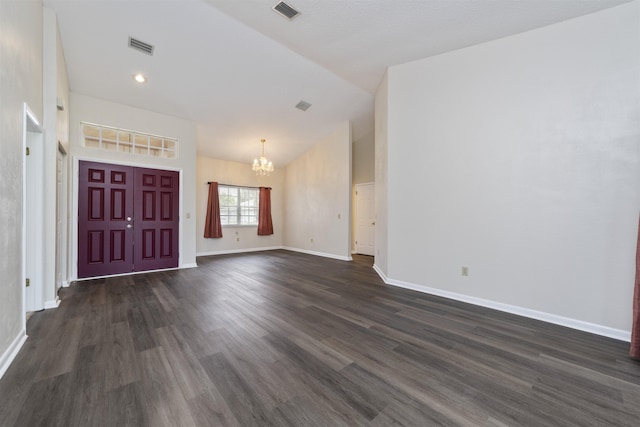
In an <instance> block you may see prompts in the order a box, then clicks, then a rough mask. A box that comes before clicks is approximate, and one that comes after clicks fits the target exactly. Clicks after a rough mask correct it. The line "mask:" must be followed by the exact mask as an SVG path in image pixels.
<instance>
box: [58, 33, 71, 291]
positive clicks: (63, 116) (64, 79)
mask: <svg viewBox="0 0 640 427" xmlns="http://www.w3.org/2000/svg"><path fill="white" fill-rule="evenodd" d="M56 67H57V68H56V87H57V90H56V94H57V97H56V118H57V122H56V138H57V142H59V143H61V144H62V146H63V147H64V149H65V151H66V152H67V153H68V152H69V97H70V89H69V77H68V74H67V64H66V60H65V57H64V50H63V48H62V39H61V38H60V32H59V28H57V26H56ZM58 100H59V101H60V102H62V106H63V109H62V110H58V108H57V103H58ZM69 163H70V162H69V155H68V154H67V155H65V156H63V165H62V168H63V171H62V193H61V194H58V195H57V197H58V198H59V200H60V203H62V206H63V211H64V212H65V216H64V218H62V220H61V230H60V233H59V234H60V241H58V242H57V247H58V250H57V252H56V256H57V257H58V258H59V259H60V271H59V272H58V274H57V277H56V279H58V278H59V279H60V281H59V282H57V283H56V287H57V288H59V287H61V286H64V285H68V284H69V282H68V271H69V270H70V267H69V241H68V239H69V221H70V218H71V216H70V213H71V209H70V206H71V204H70V198H69V194H71V191H70V179H69V177H70V170H69V169H70V164H69ZM56 296H57V295H56ZM54 298H55V296H54Z"/></svg>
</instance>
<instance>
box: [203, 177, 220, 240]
mask: <svg viewBox="0 0 640 427" xmlns="http://www.w3.org/2000/svg"><path fill="white" fill-rule="evenodd" d="M204 237H209V238H214V239H217V238H219V237H222V223H221V222H220V197H219V196H218V183H217V182H210V183H209V200H208V201H207V216H206V218H205V223H204Z"/></svg>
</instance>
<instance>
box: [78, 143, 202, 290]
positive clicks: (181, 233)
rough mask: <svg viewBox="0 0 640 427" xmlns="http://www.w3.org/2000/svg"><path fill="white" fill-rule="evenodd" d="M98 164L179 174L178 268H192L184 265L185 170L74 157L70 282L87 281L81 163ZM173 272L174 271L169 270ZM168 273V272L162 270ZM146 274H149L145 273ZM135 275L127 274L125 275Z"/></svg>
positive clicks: (89, 157) (148, 164)
mask: <svg viewBox="0 0 640 427" xmlns="http://www.w3.org/2000/svg"><path fill="white" fill-rule="evenodd" d="M81 161H87V162H98V163H109V164H112V165H118V166H132V167H136V168H148V169H159V170H167V171H174V172H178V173H179V177H180V183H179V187H178V188H179V192H180V193H179V205H178V251H179V253H178V267H177V269H182V268H191V267H192V266H189V265H187V266H185V265H183V253H184V251H183V247H182V246H183V241H184V221H183V220H182V218H184V216H183V215H184V213H183V212H184V206H183V202H184V170H183V168H180V167H171V166H167V165H160V164H153V163H141V162H123V161H120V160H112V159H105V158H104V157H98V156H77V155H74V156H72V159H71V163H72V170H71V181H72V182H71V192H72V196H71V215H69V224H68V227H67V230H70V234H71V236H70V239H69V245H70V246H69V248H70V253H69V258H68V260H69V264H68V269H67V271H68V272H69V282H72V281H79V280H86V279H84V278H83V279H78V194H79V186H80V183H79V176H80V162H81ZM167 270H173V269H167ZM162 271H166V270H162ZM144 273H148V271H145V272H144ZM128 274H133V273H126V274H125V275H128ZM100 277H113V276H100ZM95 278H96V277H91V278H90V279H95Z"/></svg>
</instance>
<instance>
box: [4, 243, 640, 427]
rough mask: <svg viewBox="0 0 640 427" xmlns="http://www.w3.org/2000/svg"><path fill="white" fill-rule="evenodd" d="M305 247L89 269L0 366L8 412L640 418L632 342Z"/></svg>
mask: <svg viewBox="0 0 640 427" xmlns="http://www.w3.org/2000/svg"><path fill="white" fill-rule="evenodd" d="M371 262H372V260H371V258H369V257H363V256H356V257H355V261H353V262H344V261H337V260H331V259H326V258H320V257H314V256H310V255H304V254H298V253H294V252H288V251H269V252H262V253H250V254H242V255H227V256H217V257H206V258H199V259H198V264H199V267H198V268H194V269H189V270H179V271H170V272H161V273H148V274H141V275H135V276H127V277H117V278H109V279H99V280H92V281H86V282H79V283H75V284H73V285H72V286H71V287H69V288H67V289H63V290H62V293H61V297H62V303H61V305H60V307H59V308H58V309H55V310H46V311H43V312H39V313H35V314H34V315H33V316H32V317H31V319H30V320H29V322H28V325H27V329H28V335H29V339H28V340H27V342H26V344H25V346H24V347H23V349H22V350H21V351H20V353H19V354H18V356H17V358H16V360H15V361H14V363H13V364H12V366H11V367H10V368H9V370H8V371H7V373H6V374H5V376H4V378H2V380H0V426H2V427H9V426H20V427H29V426H65V427H68V426H82V427H87V426H114V427H115V426H118V427H122V426H153V427H157V426H172V427H175V426H365V425H371V426H389V425H407V426H431V425H464V426H564V425H567V426H569V425H571V426H573V425H579V426H638V425H640V363H638V362H634V361H632V360H630V359H628V357H627V351H628V343H623V342H619V341H615V340H612V339H608V338H603V337H598V336H594V335H590V334H587V333H583V332H578V331H574V330H570V329H566V328H562V327H559V326H554V325H550V324H546V323H542V322H538V321H534V320H530V319H525V318H520V317H517V316H513V315H509V314H505V313H501V312H496V311H492V310H489V309H485V308H480V307H474V306H471V305H467V304H463V303H459V302H455V301H450V300H446V299H443V298H438V297H433V296H428V295H424V294H420V293H417V292H412V291H408V290H404V289H398V288H393V287H388V286H384V285H383V284H382V282H381V281H380V279H379V278H378V277H377V275H376V274H375V272H374V271H373V269H372V268H371Z"/></svg>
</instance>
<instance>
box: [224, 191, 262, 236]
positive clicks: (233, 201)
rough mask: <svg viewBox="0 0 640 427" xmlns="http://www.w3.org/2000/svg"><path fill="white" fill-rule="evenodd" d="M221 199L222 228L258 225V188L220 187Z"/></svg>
mask: <svg viewBox="0 0 640 427" xmlns="http://www.w3.org/2000/svg"><path fill="white" fill-rule="evenodd" d="M218 196H219V197H220V222H222V226H223V227H224V226H229V225H235V226H243V225H258V201H259V198H260V192H259V191H258V189H257V188H249V187H231V186H228V185H219V186H218Z"/></svg>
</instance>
